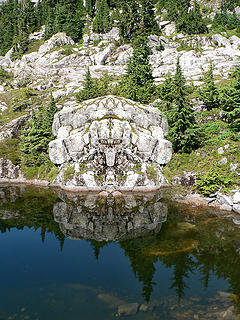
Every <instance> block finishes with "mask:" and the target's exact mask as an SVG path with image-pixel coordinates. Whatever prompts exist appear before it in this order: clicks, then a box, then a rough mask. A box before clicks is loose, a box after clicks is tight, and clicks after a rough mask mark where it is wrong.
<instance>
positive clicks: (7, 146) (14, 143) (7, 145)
mask: <svg viewBox="0 0 240 320" xmlns="http://www.w3.org/2000/svg"><path fill="white" fill-rule="evenodd" d="M18 144H19V141H18V140H17V139H13V138H12V139H10V138H7V139H4V140H2V141H0V158H5V159H9V160H11V161H12V163H13V164H15V165H16V164H19V162H20V155H19V145H18Z"/></svg>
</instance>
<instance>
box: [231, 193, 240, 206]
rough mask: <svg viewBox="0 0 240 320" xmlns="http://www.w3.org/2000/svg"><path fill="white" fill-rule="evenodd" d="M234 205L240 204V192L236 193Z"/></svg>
mask: <svg viewBox="0 0 240 320" xmlns="http://www.w3.org/2000/svg"><path fill="white" fill-rule="evenodd" d="M233 203H234V204H236V203H240V192H236V193H235V194H234V195H233Z"/></svg>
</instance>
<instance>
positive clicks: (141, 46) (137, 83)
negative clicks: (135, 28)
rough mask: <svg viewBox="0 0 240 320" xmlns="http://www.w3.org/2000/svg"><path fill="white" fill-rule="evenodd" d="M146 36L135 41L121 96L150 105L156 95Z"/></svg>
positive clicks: (120, 89)
mask: <svg viewBox="0 0 240 320" xmlns="http://www.w3.org/2000/svg"><path fill="white" fill-rule="evenodd" d="M147 42H148V39H147V37H146V36H144V35H139V36H137V37H136V38H135V39H134V41H133V56H132V58H131V59H130V60H129V63H128V67H127V74H126V75H125V76H124V77H123V79H122V80H121V81H120V83H119V91H120V94H121V95H122V96H124V97H126V98H129V99H132V100H135V101H139V102H141V103H148V102H149V101H150V100H151V98H152V96H153V93H154V90H155V86H154V83H153V76H152V70H151V66H150V64H149V55H150V53H151V50H150V48H149V47H148V45H147Z"/></svg>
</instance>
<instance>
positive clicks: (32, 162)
mask: <svg viewBox="0 0 240 320" xmlns="http://www.w3.org/2000/svg"><path fill="white" fill-rule="evenodd" d="M56 111H57V107H56V104H55V101H54V99H53V97H52V96H51V100H50V103H49V106H48V107H47V108H43V107H40V108H39V109H38V112H37V114H35V112H34V110H33V111H32V122H31V123H30V124H29V129H28V130H25V131H24V132H23V134H22V135H21V137H20V151H21V162H22V164H24V165H26V166H36V165H41V164H43V163H45V162H46V161H48V155H47V152H48V144H49V142H50V141H51V140H52V139H53V134H52V123H53V118H54V114H55V113H56Z"/></svg>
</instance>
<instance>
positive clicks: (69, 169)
mask: <svg viewBox="0 0 240 320" xmlns="http://www.w3.org/2000/svg"><path fill="white" fill-rule="evenodd" d="M74 173H75V170H74V168H73V167H72V166H71V165H68V166H67V168H66V169H65V171H64V177H63V180H64V182H67V181H69V180H71V179H72V178H73V176H74Z"/></svg>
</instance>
